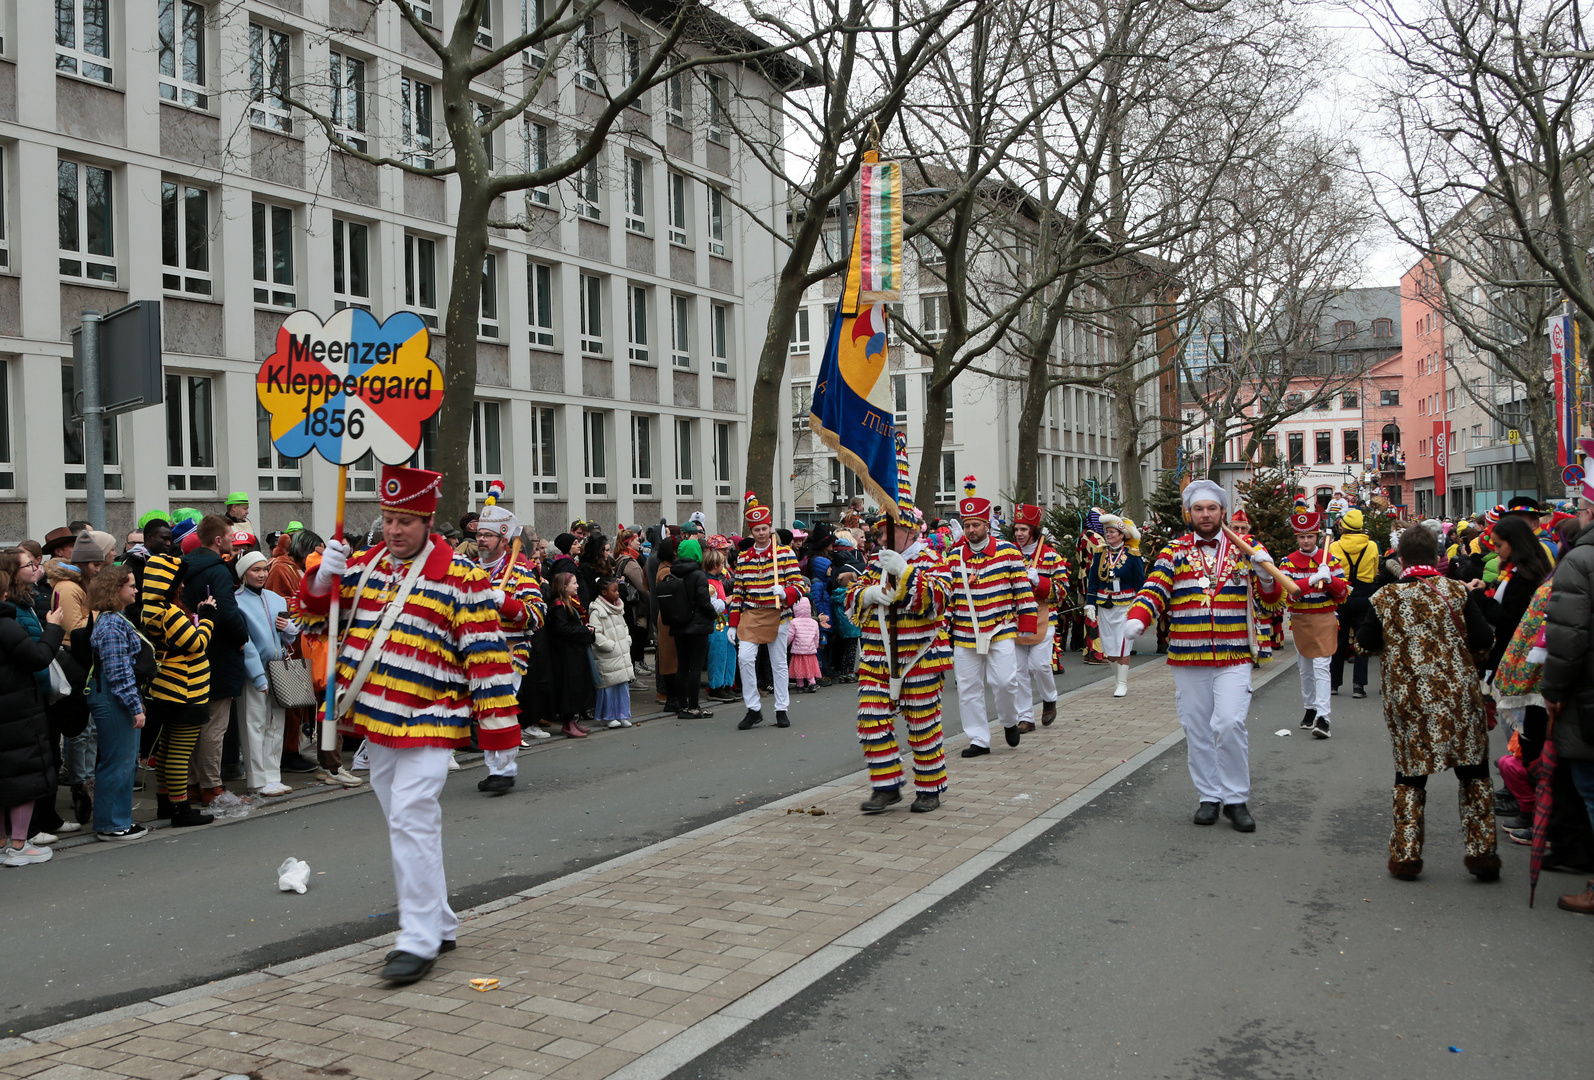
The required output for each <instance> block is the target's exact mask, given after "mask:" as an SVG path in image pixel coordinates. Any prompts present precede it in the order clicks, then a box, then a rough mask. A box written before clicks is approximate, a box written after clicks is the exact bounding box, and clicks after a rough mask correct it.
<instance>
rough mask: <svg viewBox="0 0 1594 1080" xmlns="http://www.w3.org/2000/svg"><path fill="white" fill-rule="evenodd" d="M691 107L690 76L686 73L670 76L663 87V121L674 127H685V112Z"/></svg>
mask: <svg viewBox="0 0 1594 1080" xmlns="http://www.w3.org/2000/svg"><path fill="white" fill-rule="evenodd" d="M691 107H692V83H691V76H690V75H688V74H687V73H686V72H681V73H680V74H677V75H672V76H670V78H669V80H668V81H667V82H666V83H665V85H664V119H665V121H666V122H667V123H671V124H674V125H675V126H676V127H683V128H684V127H686V114H687V110H689V109H690V108H691Z"/></svg>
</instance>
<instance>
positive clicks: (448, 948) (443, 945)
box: [382, 938, 459, 963]
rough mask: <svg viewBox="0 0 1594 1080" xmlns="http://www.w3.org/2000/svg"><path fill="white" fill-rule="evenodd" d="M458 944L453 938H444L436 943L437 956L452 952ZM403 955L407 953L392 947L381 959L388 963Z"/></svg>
mask: <svg viewBox="0 0 1594 1080" xmlns="http://www.w3.org/2000/svg"><path fill="white" fill-rule="evenodd" d="M458 946H459V942H457V941H455V940H454V939H453V938H446V939H444V940H443V941H441V942H439V943H438V945H437V953H438V955H439V956H441V955H442V954H443V953H446V952H453V951H454V949H455V948H457V947H458ZM405 955H408V954H406V953H401V952H399V951H398V950H397V949H394V950H393V951H392V952H390V953H388V954H387V955H386V956H384V957H382V960H383V961H384V962H389V963H390V962H392V961H394V960H397V959H398V958H399V957H400V956H405Z"/></svg>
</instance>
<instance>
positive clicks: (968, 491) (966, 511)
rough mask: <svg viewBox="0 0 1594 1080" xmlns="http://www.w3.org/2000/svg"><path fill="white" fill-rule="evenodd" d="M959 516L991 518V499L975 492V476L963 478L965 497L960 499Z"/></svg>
mask: <svg viewBox="0 0 1594 1080" xmlns="http://www.w3.org/2000/svg"><path fill="white" fill-rule="evenodd" d="M958 517H966V518H984V519H985V520H986V521H990V520H991V500H990V499H982V498H980V497H979V496H978V495H976V494H974V477H972V476H965V477H964V478H963V498H961V499H959V500H958Z"/></svg>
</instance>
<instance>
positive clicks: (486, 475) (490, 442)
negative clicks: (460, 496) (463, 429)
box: [470, 401, 504, 495]
mask: <svg viewBox="0 0 1594 1080" xmlns="http://www.w3.org/2000/svg"><path fill="white" fill-rule="evenodd" d="M500 408H501V406H500V404H499V403H498V402H496V401H478V402H476V408H475V411H474V413H473V415H472V416H471V425H470V473H471V484H472V486H473V487H474V488H475V490H476V494H478V495H485V494H487V485H489V484H491V483H492V482H493V481H494V480H501V479H503V476H504V448H503V429H502V422H501V419H500Z"/></svg>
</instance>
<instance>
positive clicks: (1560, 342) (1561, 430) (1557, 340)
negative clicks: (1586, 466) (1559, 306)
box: [1550, 315, 1582, 467]
mask: <svg viewBox="0 0 1594 1080" xmlns="http://www.w3.org/2000/svg"><path fill="white" fill-rule="evenodd" d="M1577 352H1578V350H1577V338H1576V329H1575V327H1574V326H1573V322H1572V316H1570V315H1557V316H1556V317H1555V318H1553V319H1551V320H1550V370H1551V371H1552V372H1553V373H1554V376H1555V455H1556V456H1555V463H1556V464H1557V465H1560V466H1562V467H1565V466H1567V465H1575V464H1577V453H1576V447H1577V430H1578V417H1579V416H1580V415H1581V414H1582V409H1581V407H1580V402H1579V401H1578V392H1577V391H1578V386H1577Z"/></svg>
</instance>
